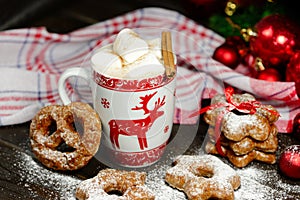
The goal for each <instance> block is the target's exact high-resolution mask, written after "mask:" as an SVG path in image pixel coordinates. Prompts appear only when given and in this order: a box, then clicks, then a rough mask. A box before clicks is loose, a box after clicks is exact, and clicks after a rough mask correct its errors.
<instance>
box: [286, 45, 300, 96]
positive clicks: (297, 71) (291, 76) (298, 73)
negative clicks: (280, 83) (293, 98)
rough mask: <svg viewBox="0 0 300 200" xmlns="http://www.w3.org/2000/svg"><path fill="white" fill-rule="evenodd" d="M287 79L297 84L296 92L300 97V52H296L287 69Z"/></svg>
mask: <svg viewBox="0 0 300 200" xmlns="http://www.w3.org/2000/svg"><path fill="white" fill-rule="evenodd" d="M285 79H286V81H288V82H295V85H296V91H297V94H298V96H299V97H300V50H297V51H295V53H294V54H293V56H292V57H291V59H290V62H289V63H288V65H287V68H286V74H285Z"/></svg>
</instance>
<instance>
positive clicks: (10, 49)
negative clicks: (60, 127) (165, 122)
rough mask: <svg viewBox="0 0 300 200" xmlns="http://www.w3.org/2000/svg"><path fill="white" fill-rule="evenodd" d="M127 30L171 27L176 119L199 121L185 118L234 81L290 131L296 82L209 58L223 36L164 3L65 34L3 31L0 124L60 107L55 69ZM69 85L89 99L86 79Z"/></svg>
mask: <svg viewBox="0 0 300 200" xmlns="http://www.w3.org/2000/svg"><path fill="white" fill-rule="evenodd" d="M125 27H128V28H149V30H151V28H155V29H168V30H170V31H171V32H172V36H173V43H174V45H173V48H174V51H175V53H176V54H177V56H178V66H179V67H178V77H177V91H176V96H177V98H176V111H175V116H174V123H183V124H192V123H196V122H197V117H194V118H190V117H189V115H190V114H191V113H192V112H194V111H196V110H198V109H199V108H200V105H201V100H202V99H204V98H211V97H212V96H214V95H215V94H216V93H220V92H223V89H224V85H231V86H233V87H236V88H237V89H239V90H241V91H246V92H249V93H252V94H254V95H255V96H256V97H257V98H258V99H259V100H260V101H262V102H263V103H267V104H272V105H274V106H275V107H276V108H278V110H279V112H280V115H281V117H280V119H279V121H278V122H277V125H278V128H279V131H280V132H282V133H290V132H291V131H292V121H293V118H294V116H295V115H296V114H297V113H299V112H300V102H299V100H298V97H297V94H296V91H295V84H294V83H290V82H276V83H271V82H265V81H261V80H256V79H252V78H249V77H248V76H245V75H243V74H242V73H238V72H236V71H233V70H231V69H230V68H228V67H226V66H224V65H222V64H220V63H218V62H216V61H214V60H213V59H212V58H211V55H212V54H213V51H214V50H215V48H216V47H218V46H219V45H220V44H221V43H223V42H224V38H222V37H221V36H219V35H218V34H216V33H214V32H213V31H212V30H209V29H207V28H205V27H203V26H201V25H199V24H197V23H195V22H194V21H193V20H190V19H188V18H186V17H185V16H183V15H181V14H179V13H177V12H175V11H170V10H166V9H161V8H144V9H138V10H136V11H133V12H130V13H127V14H125V15H122V16H119V17H116V18H113V19H109V20H106V21H103V22H100V23H97V24H95V25H92V26H89V27H85V28H82V29H79V30H76V31H73V32H71V33H69V34H56V33H49V32H47V31H46V29H45V28H43V27H39V28H28V29H16V30H9V31H3V32H1V33H0V68H1V73H0V86H1V87H0V125H2V126H3V125H10V124H18V123H22V122H26V121H29V120H30V119H31V118H32V117H33V116H34V115H35V114H36V112H37V111H38V110H39V109H40V108H41V107H42V106H45V105H48V104H61V100H60V98H59V95H58V90H57V83H58V79H59V76H60V74H61V73H62V72H63V71H64V70H65V69H67V68H70V67H78V66H81V67H89V62H88V60H89V57H90V55H91V53H92V52H93V50H94V49H95V48H97V47H99V46H102V45H104V44H107V43H109V42H111V41H112V38H111V35H114V34H116V33H118V32H119V31H120V30H121V29H123V28H125ZM155 29H152V30H155ZM154 32H155V33H156V34H157V31H154ZM67 87H68V91H69V94H70V95H72V99H73V100H74V101H77V100H78V101H79V100H80V101H86V102H90V101H91V98H90V90H89V88H88V86H87V85H86V83H84V81H81V80H73V81H72V80H71V81H70V84H68V85H67Z"/></svg>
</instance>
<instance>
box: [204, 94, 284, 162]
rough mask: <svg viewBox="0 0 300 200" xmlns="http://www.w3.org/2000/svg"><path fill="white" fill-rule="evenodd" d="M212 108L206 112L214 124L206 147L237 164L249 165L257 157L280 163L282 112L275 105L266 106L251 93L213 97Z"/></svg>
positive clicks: (209, 121)
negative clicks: (279, 141)
mask: <svg viewBox="0 0 300 200" xmlns="http://www.w3.org/2000/svg"><path fill="white" fill-rule="evenodd" d="M211 108H212V109H209V110H208V111H206V113H205V114H204V120H205V122H206V123H208V124H209V125H210V127H209V129H208V137H207V138H208V139H207V140H206V144H205V150H206V152H207V153H211V154H220V155H222V156H225V157H227V158H228V160H229V161H230V162H231V163H232V164H233V165H234V166H236V167H240V168H241V167H245V166H246V165H248V164H249V163H250V162H252V161H253V160H257V161H261V162H264V163H268V164H274V163H275V162H276V154H275V153H276V150H277V148H278V138H277V133H278V131H277V127H276V125H275V124H274V123H275V122H276V121H277V120H278V118H279V113H278V112H277V110H276V109H275V108H274V107H273V106H271V105H262V104H260V103H259V102H257V101H256V99H255V97H254V96H252V95H250V94H247V93H245V94H232V95H231V96H230V102H228V97H226V96H225V95H221V94H218V95H216V96H215V97H213V98H212V101H211Z"/></svg>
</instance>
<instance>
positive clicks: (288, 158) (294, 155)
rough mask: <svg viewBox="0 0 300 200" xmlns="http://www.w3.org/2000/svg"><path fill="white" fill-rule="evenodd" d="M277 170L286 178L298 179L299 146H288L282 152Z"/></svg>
mask: <svg viewBox="0 0 300 200" xmlns="http://www.w3.org/2000/svg"><path fill="white" fill-rule="evenodd" d="M279 169H280V171H281V172H282V173H283V174H284V175H286V176H287V177H290V178H293V179H300V145H292V146H289V147H287V148H286V149H285V150H284V151H283V152H282V154H281V155H280V158H279Z"/></svg>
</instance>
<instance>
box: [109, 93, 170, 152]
mask: <svg viewBox="0 0 300 200" xmlns="http://www.w3.org/2000/svg"><path fill="white" fill-rule="evenodd" d="M156 93H157V91H156V92H154V93H152V94H149V95H145V96H142V97H140V99H141V100H142V101H141V102H140V104H141V106H140V107H138V106H136V107H134V108H131V110H143V111H144V115H146V116H145V118H142V119H132V120H122V119H112V120H110V121H109V127H110V140H111V143H112V144H113V145H114V146H115V147H117V148H120V144H119V135H126V136H137V139H138V142H139V146H140V149H141V150H144V148H147V147H148V143H147V137H146V134H147V132H148V130H149V129H150V128H151V126H152V124H153V123H154V121H155V120H156V119H158V118H159V117H160V116H162V115H163V114H164V111H160V110H159V109H160V108H161V107H162V106H163V105H165V103H166V102H165V98H166V96H164V97H163V98H162V99H161V98H160V97H159V98H158V99H157V101H156V102H155V105H154V108H153V110H149V109H148V103H149V101H150V100H151V98H152V97H153V96H154V95H155V94H156Z"/></svg>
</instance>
